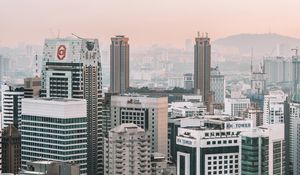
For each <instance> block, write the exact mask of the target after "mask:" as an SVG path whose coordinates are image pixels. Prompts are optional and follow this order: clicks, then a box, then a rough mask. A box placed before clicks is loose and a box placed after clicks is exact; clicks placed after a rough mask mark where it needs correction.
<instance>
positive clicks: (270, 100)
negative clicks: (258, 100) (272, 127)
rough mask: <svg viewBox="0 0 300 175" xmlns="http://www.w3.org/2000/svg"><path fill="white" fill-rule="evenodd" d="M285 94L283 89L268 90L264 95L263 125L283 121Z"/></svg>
mask: <svg viewBox="0 0 300 175" xmlns="http://www.w3.org/2000/svg"><path fill="white" fill-rule="evenodd" d="M286 98H287V95H286V94H284V92H283V91H281V90H278V91H270V92H269V94H268V95H265V96H264V117H263V119H264V125H267V124H278V123H284V101H285V100H286Z"/></svg>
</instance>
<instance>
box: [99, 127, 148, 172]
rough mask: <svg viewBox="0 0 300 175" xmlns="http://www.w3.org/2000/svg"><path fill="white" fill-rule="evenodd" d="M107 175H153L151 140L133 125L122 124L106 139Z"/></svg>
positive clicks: (110, 132) (143, 131)
mask: <svg viewBox="0 0 300 175" xmlns="http://www.w3.org/2000/svg"><path fill="white" fill-rule="evenodd" d="M104 145H105V146H104V148H105V151H104V153H105V159H104V160H105V166H104V167H105V168H104V169H105V174H107V175H115V174H120V175H122V174H132V175H138V174H146V175H150V174H151V167H150V166H151V163H150V161H151V151H150V138H149V135H148V133H146V132H145V130H144V129H142V128H140V127H138V126H137V125H135V124H133V123H124V124H121V125H119V126H117V127H115V128H113V129H112V130H110V131H109V134H108V137H107V138H105V144H104Z"/></svg>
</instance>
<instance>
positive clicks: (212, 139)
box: [176, 116, 252, 175]
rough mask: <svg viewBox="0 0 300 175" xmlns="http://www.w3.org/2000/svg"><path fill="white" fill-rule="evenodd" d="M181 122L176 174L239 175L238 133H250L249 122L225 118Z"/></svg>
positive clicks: (250, 125) (205, 118) (250, 123)
mask: <svg viewBox="0 0 300 175" xmlns="http://www.w3.org/2000/svg"><path fill="white" fill-rule="evenodd" d="M185 120H186V122H185V123H184V124H183V122H182V121H185ZM182 121H181V127H180V128H178V134H177V137H176V154H177V155H176V157H177V161H176V164H177V174H185V175H195V174H197V175H208V174H211V175H213V174H220V175H227V174H230V175H239V160H240V157H239V144H240V143H239V142H240V141H239V133H240V132H241V131H247V130H250V129H251V128H252V121H250V120H243V119H239V118H234V117H228V116H206V117H204V118H202V119H201V118H194V119H182Z"/></svg>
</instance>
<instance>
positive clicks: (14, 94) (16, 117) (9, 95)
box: [1, 84, 24, 128]
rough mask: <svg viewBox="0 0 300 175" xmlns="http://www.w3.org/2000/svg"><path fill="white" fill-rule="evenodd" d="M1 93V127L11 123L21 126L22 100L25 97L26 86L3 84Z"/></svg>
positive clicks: (17, 126)
mask: <svg viewBox="0 0 300 175" xmlns="http://www.w3.org/2000/svg"><path fill="white" fill-rule="evenodd" d="M1 93H2V96H1V98H2V99H1V106H2V119H1V123H2V126H1V128H4V127H6V126H8V125H9V124H13V125H15V127H16V128H19V125H20V124H21V110H22V103H21V100H22V99H23V98H24V87H23V86H17V85H13V86H12V85H7V84H5V85H3V86H2V89H1Z"/></svg>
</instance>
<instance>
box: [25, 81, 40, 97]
mask: <svg viewBox="0 0 300 175" xmlns="http://www.w3.org/2000/svg"><path fill="white" fill-rule="evenodd" d="M40 92H41V78H39V77H30V78H25V79H24V98H35V97H39V96H40Z"/></svg>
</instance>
